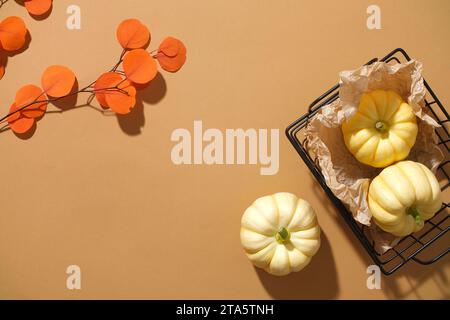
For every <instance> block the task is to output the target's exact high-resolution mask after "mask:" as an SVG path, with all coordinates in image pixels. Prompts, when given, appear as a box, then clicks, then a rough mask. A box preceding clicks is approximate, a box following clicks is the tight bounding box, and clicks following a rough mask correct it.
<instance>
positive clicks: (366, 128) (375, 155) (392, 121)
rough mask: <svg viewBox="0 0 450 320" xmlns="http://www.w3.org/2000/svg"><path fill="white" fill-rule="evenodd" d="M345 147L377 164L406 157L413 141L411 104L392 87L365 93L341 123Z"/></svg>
mask: <svg viewBox="0 0 450 320" xmlns="http://www.w3.org/2000/svg"><path fill="white" fill-rule="evenodd" d="M342 133H343V136H344V142H345V145H346V146H347V149H348V150H349V151H350V152H351V153H352V154H353V156H354V157H355V158H356V159H357V160H358V161H360V162H362V163H364V164H367V165H369V166H372V167H376V168H383V167H386V166H388V165H390V164H392V163H394V162H397V161H400V160H403V159H405V158H406V157H407V156H408V154H409V151H410V150H411V148H412V146H413V145H414V143H415V141H416V136H417V122H416V116H415V114H414V111H413V109H412V107H411V106H410V105H409V104H407V103H406V102H404V101H403V99H402V98H401V97H400V96H399V95H398V94H397V93H395V92H393V91H385V90H375V91H371V92H367V93H364V94H363V96H362V97H361V100H360V102H359V106H358V110H357V111H356V113H355V114H354V115H353V116H352V117H351V118H349V119H347V120H346V121H344V123H343V124H342Z"/></svg>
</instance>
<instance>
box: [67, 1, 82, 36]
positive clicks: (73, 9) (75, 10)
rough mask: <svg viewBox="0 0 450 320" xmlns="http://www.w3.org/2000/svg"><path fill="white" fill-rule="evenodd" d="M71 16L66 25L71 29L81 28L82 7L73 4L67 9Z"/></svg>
mask: <svg viewBox="0 0 450 320" xmlns="http://www.w3.org/2000/svg"><path fill="white" fill-rule="evenodd" d="M66 12H67V14H69V16H68V17H67V20H66V27H67V29H69V30H75V29H78V30H80V29H81V9H80V7H79V6H77V5H75V4H72V5H70V6H68V7H67V10H66Z"/></svg>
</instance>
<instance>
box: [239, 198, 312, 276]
mask: <svg viewBox="0 0 450 320" xmlns="http://www.w3.org/2000/svg"><path fill="white" fill-rule="evenodd" d="M241 243H242V246H243V247H244V250H245V252H246V254H247V256H248V258H249V259H250V260H251V261H252V262H253V264H254V265H255V266H257V267H259V268H262V269H264V270H266V271H267V272H269V273H271V274H273V275H279V276H281V275H286V274H288V273H290V272H296V271H300V270H302V269H303V268H304V267H306V266H307V265H308V264H309V262H310V261H311V257H312V256H313V255H315V254H316V252H317V250H319V247H320V228H319V225H318V224H317V219H316V214H315V212H314V210H313V208H312V207H311V206H310V204H309V203H308V202H306V201H305V200H303V199H299V198H297V197H296V196H295V195H293V194H291V193H287V192H280V193H276V194H273V195H270V196H265V197H261V198H259V199H257V200H255V202H253V204H252V205H251V206H250V207H249V208H247V210H246V211H245V212H244V215H243V216H242V220H241Z"/></svg>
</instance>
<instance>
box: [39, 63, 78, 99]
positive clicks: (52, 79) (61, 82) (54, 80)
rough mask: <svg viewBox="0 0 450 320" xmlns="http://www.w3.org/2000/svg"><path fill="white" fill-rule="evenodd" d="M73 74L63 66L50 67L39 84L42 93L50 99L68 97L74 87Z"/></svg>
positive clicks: (74, 79)
mask: <svg viewBox="0 0 450 320" xmlns="http://www.w3.org/2000/svg"><path fill="white" fill-rule="evenodd" d="M75 81H76V77H75V74H74V73H73V72H72V70H70V69H69V68H67V67H64V66H50V67H48V68H47V69H46V70H45V71H44V73H43V74H42V78H41V84H42V88H44V92H45V93H46V94H47V95H48V96H51V97H55V98H59V97H63V96H66V95H68V94H69V93H70V92H71V91H72V89H73V87H74V85H75Z"/></svg>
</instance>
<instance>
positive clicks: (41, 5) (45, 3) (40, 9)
mask: <svg viewBox="0 0 450 320" xmlns="http://www.w3.org/2000/svg"><path fill="white" fill-rule="evenodd" d="M52 2H53V1H52V0H25V1H24V5H25V8H26V9H27V11H28V13H30V14H31V15H34V16H41V15H43V14H45V13H47V12H48V11H49V10H50V8H51V7H52Z"/></svg>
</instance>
